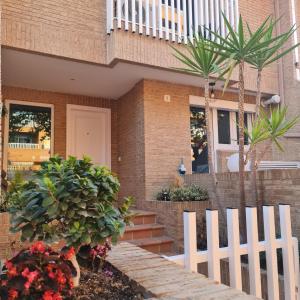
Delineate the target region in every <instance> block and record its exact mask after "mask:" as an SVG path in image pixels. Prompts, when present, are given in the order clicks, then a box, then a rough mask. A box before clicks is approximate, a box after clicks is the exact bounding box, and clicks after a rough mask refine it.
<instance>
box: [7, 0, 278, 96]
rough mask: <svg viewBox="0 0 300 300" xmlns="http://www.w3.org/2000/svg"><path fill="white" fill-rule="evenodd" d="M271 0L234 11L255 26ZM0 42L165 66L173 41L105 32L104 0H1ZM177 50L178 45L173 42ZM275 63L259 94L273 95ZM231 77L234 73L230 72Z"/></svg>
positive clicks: (244, 0)
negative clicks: (262, 92) (0, 22)
mask: <svg viewBox="0 0 300 300" xmlns="http://www.w3.org/2000/svg"><path fill="white" fill-rule="evenodd" d="M273 1H274V0H263V1H259V2H257V1H254V0H252V1H250V3H249V1H248V0H240V1H239V6H240V12H241V14H242V15H243V16H245V19H246V20H247V21H249V24H250V25H251V26H253V27H256V26H257V25H258V24H260V23H261V22H262V21H263V20H264V19H265V18H266V17H267V16H268V15H274V4H273ZM2 3H3V25H2V33H3V40H2V45H4V46H6V47H11V48H17V49H20V50H27V51H34V52H39V53H42V54H47V55H55V56H61V57H65V58H68V59H75V60H82V61H87V62H92V63H96V64H104V65H111V66H114V65H115V64H116V63H117V62H118V61H120V60H121V61H127V62H132V63H138V64H141V65H147V66H154V67H159V68H165V69H170V68H172V67H176V66H179V63H178V61H177V60H176V59H175V58H174V57H173V55H172V52H173V51H172V49H171V47H170V46H171V45H172V46H174V45H175V46H176V47H177V45H176V44H174V43H172V42H166V41H164V40H159V39H153V38H150V37H147V36H144V35H139V34H138V33H135V34H132V33H129V32H125V31H124V30H117V31H115V32H113V33H112V34H111V35H107V34H106V1H105V0H77V1H71V0H67V1H65V0H55V1H51V2H49V1H47V0H40V1H38V0H34V1H28V0H22V1H15V0H3V1H2ZM178 47H180V48H181V49H182V46H180V45H179V46H178ZM277 72H278V70H277V66H276V65H274V66H272V67H271V68H269V69H268V70H266V71H265V79H264V80H263V83H262V87H263V90H264V92H266V93H270V94H274V93H278V80H277ZM246 74H247V81H246V83H245V84H246V88H247V89H249V90H255V86H256V73H255V71H254V70H251V69H250V68H246ZM233 78H234V79H235V80H236V79H237V78H238V77H237V73H236V72H235V73H234V74H233Z"/></svg>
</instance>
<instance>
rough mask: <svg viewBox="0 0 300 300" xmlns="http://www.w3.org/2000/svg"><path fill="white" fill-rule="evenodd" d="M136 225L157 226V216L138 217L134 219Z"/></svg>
mask: <svg viewBox="0 0 300 300" xmlns="http://www.w3.org/2000/svg"><path fill="white" fill-rule="evenodd" d="M133 224H134V225H142V224H156V216H155V215H150V216H143V215H141V216H136V217H135V218H134V219H133Z"/></svg>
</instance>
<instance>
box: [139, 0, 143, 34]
mask: <svg viewBox="0 0 300 300" xmlns="http://www.w3.org/2000/svg"><path fill="white" fill-rule="evenodd" d="M139 34H143V0H139Z"/></svg>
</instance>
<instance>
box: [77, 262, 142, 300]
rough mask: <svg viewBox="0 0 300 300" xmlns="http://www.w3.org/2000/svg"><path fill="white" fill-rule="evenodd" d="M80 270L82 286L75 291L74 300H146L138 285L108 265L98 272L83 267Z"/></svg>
mask: <svg viewBox="0 0 300 300" xmlns="http://www.w3.org/2000/svg"><path fill="white" fill-rule="evenodd" d="M80 270H81V277H80V285H79V287H77V288H76V289H75V292H74V298H73V299H74V300H75V299H76V300H100V299H103V300H104V299H109V300H142V299H144V297H143V296H142V293H141V292H140V289H139V287H138V285H137V284H136V283H135V282H134V281H132V280H130V279H129V278H128V277H127V276H125V275H124V274H122V273H121V272H120V271H119V270H117V269H115V268H114V267H113V266H111V265H110V264H108V263H105V265H104V267H103V270H100V271H98V272H93V271H92V270H89V269H87V268H83V267H81V268H80Z"/></svg>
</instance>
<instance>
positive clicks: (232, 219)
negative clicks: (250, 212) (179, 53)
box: [227, 208, 242, 290]
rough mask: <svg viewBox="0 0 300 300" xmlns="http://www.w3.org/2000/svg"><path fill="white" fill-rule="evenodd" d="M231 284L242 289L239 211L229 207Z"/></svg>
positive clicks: (228, 229) (228, 228) (228, 227)
mask: <svg viewBox="0 0 300 300" xmlns="http://www.w3.org/2000/svg"><path fill="white" fill-rule="evenodd" d="M227 231H228V248H229V274H230V276H229V277H230V286H231V287H233V288H235V289H238V290H242V275H241V253H240V231H239V211H238V209H234V208H227Z"/></svg>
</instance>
